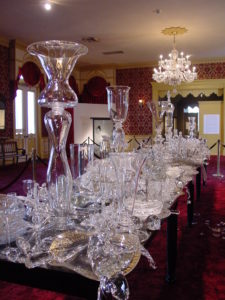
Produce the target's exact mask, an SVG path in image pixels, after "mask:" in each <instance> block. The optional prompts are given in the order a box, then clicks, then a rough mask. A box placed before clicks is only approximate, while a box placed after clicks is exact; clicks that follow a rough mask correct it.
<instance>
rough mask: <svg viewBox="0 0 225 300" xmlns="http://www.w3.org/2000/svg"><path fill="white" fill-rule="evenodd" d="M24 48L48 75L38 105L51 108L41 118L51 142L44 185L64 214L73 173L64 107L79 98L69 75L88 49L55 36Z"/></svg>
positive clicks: (55, 208) (58, 211) (68, 119)
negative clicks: (56, 38)
mask: <svg viewBox="0 0 225 300" xmlns="http://www.w3.org/2000/svg"><path fill="white" fill-rule="evenodd" d="M27 50H28V52H29V53H30V54H31V55H35V56H37V57H38V58H39V60H40V62H41V65H42V67H43V69H44V70H45V72H46V74H47V77H48V83H47V85H46V87H45V89H44V90H43V91H42V92H41V94H40V97H39V99H38V103H39V104H40V105H41V106H44V107H49V108H50V109H51V110H50V111H49V112H47V113H46V115H45V118H44V121H45V126H46V128H47V131H48V135H49V141H50V144H51V151H50V158H49V163H48V169H47V187H48V192H49V200H50V204H51V207H52V210H53V212H54V214H55V215H56V216H59V217H61V216H62V217H64V216H67V215H68V213H69V211H70V202H71V193H72V176H71V172H70V168H69V164H68V160H67V155H66V141H67V136H68V132H69V129H70V125H71V115H70V113H68V112H67V111H65V108H69V107H74V106H76V104H77V102H78V98H77V95H76V94H75V92H74V91H73V90H72V89H71V87H70V86H69V82H68V79H69V76H70V74H71V72H72V71H73V68H74V66H75V63H76V61H77V59H78V58H79V56H81V55H84V54H86V53H87V51H88V50H87V47H85V46H84V45H81V44H78V43H75V42H67V41H58V40H52V41H43V42H37V43H33V44H31V45H30V46H28V48H27Z"/></svg>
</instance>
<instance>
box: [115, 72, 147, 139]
mask: <svg viewBox="0 0 225 300" xmlns="http://www.w3.org/2000/svg"><path fill="white" fill-rule="evenodd" d="M151 78H152V68H135V69H119V70H117V71H116V83H117V84H118V85H128V86H130V87H131V89H130V98H129V109H128V115H127V119H126V122H125V123H124V130H125V133H126V134H130V135H141V134H143V135H144V134H146V135H148V134H151V133H152V116H151V113H150V110H149V109H148V107H147V106H146V105H144V106H143V107H139V105H138V99H140V98H141V99H143V100H144V102H145V103H146V102H147V101H151V99H152V87H151V85H150V81H151Z"/></svg>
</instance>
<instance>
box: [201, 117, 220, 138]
mask: <svg viewBox="0 0 225 300" xmlns="http://www.w3.org/2000/svg"><path fill="white" fill-rule="evenodd" d="M203 133H204V134H219V133H220V115H216V114H212V115H204V128H203Z"/></svg>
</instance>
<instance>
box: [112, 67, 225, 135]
mask: <svg viewBox="0 0 225 300" xmlns="http://www.w3.org/2000/svg"><path fill="white" fill-rule="evenodd" d="M196 70H197V73H198V79H200V80H201V79H222V78H225V62H224V63H208V64H199V65H196ZM152 71H153V69H152V68H133V69H119V70H117V71H116V83H117V84H118V85H128V86H130V87H131V89H130V100H129V109H128V115H127V119H126V122H125V123H124V130H125V133H126V134H130V135H139V134H140V135H141V134H151V133H152V116H151V113H150V111H149V109H148V107H147V106H146V105H144V107H143V108H141V107H139V105H138V99H140V98H142V99H144V101H145V103H146V102H147V101H151V100H152V86H151V84H150V82H151V81H152Z"/></svg>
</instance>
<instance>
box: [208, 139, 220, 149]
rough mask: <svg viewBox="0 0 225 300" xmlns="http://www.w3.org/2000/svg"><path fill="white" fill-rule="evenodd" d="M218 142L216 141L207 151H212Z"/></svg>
mask: <svg viewBox="0 0 225 300" xmlns="http://www.w3.org/2000/svg"><path fill="white" fill-rule="evenodd" d="M217 143H218V141H216V142H215V143H214V144H213V145H212V146H211V147H210V148H209V150H212V148H214V147H215V146H216V145H217Z"/></svg>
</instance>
